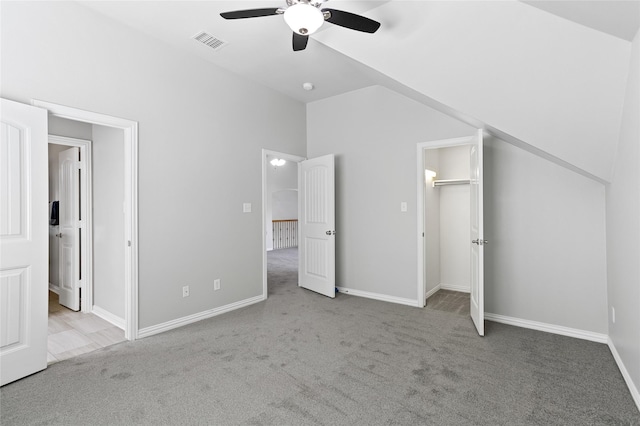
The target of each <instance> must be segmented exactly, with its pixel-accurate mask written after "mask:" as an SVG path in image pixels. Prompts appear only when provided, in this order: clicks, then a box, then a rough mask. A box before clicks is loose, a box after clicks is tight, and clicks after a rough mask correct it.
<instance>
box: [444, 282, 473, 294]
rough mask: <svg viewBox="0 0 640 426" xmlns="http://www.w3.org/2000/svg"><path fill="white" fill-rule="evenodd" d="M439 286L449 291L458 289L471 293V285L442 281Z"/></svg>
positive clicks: (461, 291)
mask: <svg viewBox="0 0 640 426" xmlns="http://www.w3.org/2000/svg"><path fill="white" fill-rule="evenodd" d="M439 287H440V288H441V289H442V290H449V291H458V292H460V293H471V285H466V286H464V285H458V284H445V283H440V285H439Z"/></svg>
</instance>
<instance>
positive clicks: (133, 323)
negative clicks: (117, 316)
mask: <svg viewBox="0 0 640 426" xmlns="http://www.w3.org/2000/svg"><path fill="white" fill-rule="evenodd" d="M31 104H32V105H33V106H37V107H40V108H44V109H46V110H48V111H49V114H51V115H52V116H55V117H60V118H66V119H68V120H75V121H82V122H85V123H90V124H98V125H101V126H107V127H115V128H118V129H122V130H123V131H124V192H125V200H124V217H125V222H124V228H125V229H124V242H125V244H126V242H127V241H129V242H130V244H131V245H130V246H129V245H127V246H125V247H126V249H128V250H127V251H126V252H125V253H126V254H125V258H124V264H125V313H124V315H125V318H124V319H125V329H124V336H125V338H126V339H127V340H135V339H137V338H138V122H137V121H131V120H127V119H124V118H119V117H113V116H110V115H105V114H99V113H95V112H91V111H86V110H81V109H78V108H72V107H68V106H64V105H59V104H54V103H51V102H45V101H41V100H37V99H33V100H32V101H31Z"/></svg>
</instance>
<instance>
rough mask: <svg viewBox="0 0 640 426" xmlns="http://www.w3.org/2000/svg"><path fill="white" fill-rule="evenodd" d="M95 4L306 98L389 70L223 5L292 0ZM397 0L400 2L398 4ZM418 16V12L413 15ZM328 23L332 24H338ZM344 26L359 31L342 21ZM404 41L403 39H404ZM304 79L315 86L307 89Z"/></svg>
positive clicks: (618, 20)
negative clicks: (212, 43) (208, 39)
mask: <svg viewBox="0 0 640 426" xmlns="http://www.w3.org/2000/svg"><path fill="white" fill-rule="evenodd" d="M388 1H389V0H385V1H369V0H355V1H350V0H333V1H330V2H328V3H327V5H326V7H330V8H335V9H341V10H345V11H349V12H353V13H358V14H362V15H365V16H366V15H367V11H370V10H371V9H373V8H376V7H378V6H380V5H382V4H384V3H387V2H388ZM524 2H525V3H527V4H530V5H532V6H534V7H537V8H539V9H543V10H545V11H547V12H550V13H553V14H556V15H558V16H561V17H563V18H565V19H569V20H571V21H574V22H577V23H579V24H582V25H586V26H588V27H591V28H593V29H596V30H598V31H603V32H606V33H609V34H611V35H613V36H615V37H619V38H623V39H625V40H631V39H632V38H633V36H634V35H635V33H636V32H637V31H638V27H639V26H640V0H622V1H613V0H612V1H589V0H584V1H576V0H571V1H564V0H556V1H524ZM80 3H82V4H83V5H85V6H87V7H89V8H91V9H93V10H94V11H96V12H98V13H101V14H104V15H106V16H108V17H111V18H113V19H114V20H116V21H118V22H120V23H122V24H124V25H127V26H130V27H133V28H135V29H137V30H138V31H141V32H143V33H145V34H147V35H149V36H151V37H153V38H156V39H158V40H160V41H162V42H164V43H168V44H170V45H172V46H174V47H175V48H177V49H180V50H182V51H184V52H187V53H188V54H193V55H197V56H199V57H201V58H203V59H205V60H207V61H209V62H212V63H214V64H216V65H218V66H221V67H223V68H226V69H228V70H230V71H232V72H234V73H237V74H239V75H242V76H244V77H246V78H248V79H250V80H253V81H256V82H258V83H260V84H263V85H265V86H267V87H271V88H273V89H275V90H277V91H279V92H281V93H283V94H285V95H287V96H289V97H291V98H293V99H296V100H299V101H301V102H304V103H306V102H312V101H315V100H318V99H323V98H327V97H330V96H334V95H337V94H340V93H345V92H348V91H352V90H357V89H360V88H363V87H367V86H371V85H373V84H381V83H382V84H384V79H385V78H384V76H382V75H380V74H379V73H377V72H376V71H375V70H371V69H369V68H368V67H366V66H364V65H362V64H360V63H359V62H356V61H354V60H353V59H351V58H349V57H347V56H345V55H343V54H341V53H338V52H336V51H334V50H333V49H331V48H329V47H327V46H325V45H324V44H322V43H319V42H317V41H315V40H313V36H311V39H310V40H309V44H308V46H307V49H306V50H304V51H301V52H293V51H292V48H291V37H292V34H291V30H290V29H289V28H288V27H287V25H286V24H285V23H284V21H283V18H282V16H269V17H261V18H252V19H240V20H225V19H222V18H221V17H220V12H225V11H230V10H238V9H253V8H263V7H282V6H285V1H284V0H258V1H256V0H250V1H241V0H236V1H80ZM393 3H394V7H397V8H398V14H396V15H394V16H393V17H391V16H389V19H388V21H387V22H385V21H384V20H383V21H382V25H383V26H386V27H387V28H391V30H395V29H396V28H395V24H396V22H393V21H394V20H396V19H400V17H401V16H402V10H403V9H402V8H403V3H404V1H403V0H394V1H393ZM396 5H397V6H396ZM409 22H411V20H409ZM331 26H332V25H331V24H329V23H325V24H324V26H323V28H321V29H320V31H322V30H323V29H325V27H331ZM201 31H206V32H208V33H209V34H211V35H213V36H215V37H216V38H218V39H221V40H224V41H225V42H228V44H227V45H226V46H224V47H223V48H222V49H220V50H217V51H214V50H212V49H210V48H209V47H207V46H204V45H203V44H201V43H199V42H197V41H195V40H193V39H192V37H193V36H194V35H195V34H197V33H199V32H201ZM339 31H349V32H350V31H351V30H349V29H345V28H340V29H339ZM375 36H376V35H375V34H362V42H363V43H375ZM398 48H399V49H401V48H402V46H398ZM304 82H311V83H313V84H314V86H315V89H314V90H312V91H305V90H304V89H303V88H302V84H303V83H304Z"/></svg>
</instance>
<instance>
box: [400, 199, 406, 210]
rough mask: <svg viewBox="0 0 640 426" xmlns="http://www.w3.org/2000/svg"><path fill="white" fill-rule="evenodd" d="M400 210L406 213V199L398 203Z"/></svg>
mask: <svg viewBox="0 0 640 426" xmlns="http://www.w3.org/2000/svg"><path fill="white" fill-rule="evenodd" d="M400 211H401V212H402V213H406V212H407V202H406V201H403V202H401V203H400Z"/></svg>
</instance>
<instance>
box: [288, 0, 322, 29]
mask: <svg viewBox="0 0 640 426" xmlns="http://www.w3.org/2000/svg"><path fill="white" fill-rule="evenodd" d="M284 20H285V22H286V23H287V25H289V28H291V29H292V30H293V32H295V33H298V34H300V35H304V36H306V35H310V34H313V33H314V32H316V31H317V30H318V28H320V27H321V26H322V23H323V22H324V15H323V13H322V12H321V11H320V9H318V8H317V7H315V6H312V5H310V4H309V3H296V4H294V5H293V6H289V7H288V8H287V10H285V11H284Z"/></svg>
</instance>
